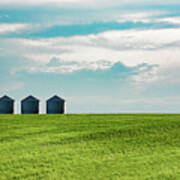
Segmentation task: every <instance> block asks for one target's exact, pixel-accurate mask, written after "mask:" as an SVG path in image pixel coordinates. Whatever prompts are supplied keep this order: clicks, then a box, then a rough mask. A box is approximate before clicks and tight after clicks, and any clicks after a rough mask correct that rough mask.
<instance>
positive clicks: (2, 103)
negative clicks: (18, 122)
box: [0, 96, 14, 114]
mask: <svg viewBox="0 0 180 180" xmlns="http://www.w3.org/2000/svg"><path fill="white" fill-rule="evenodd" d="M13 113H14V100H13V99H11V98H10V97H8V96H3V97H1V98H0V114H13Z"/></svg>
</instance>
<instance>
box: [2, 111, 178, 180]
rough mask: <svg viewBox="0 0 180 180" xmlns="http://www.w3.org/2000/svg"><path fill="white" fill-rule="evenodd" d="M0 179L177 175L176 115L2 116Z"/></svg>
mask: <svg viewBox="0 0 180 180" xmlns="http://www.w3.org/2000/svg"><path fill="white" fill-rule="evenodd" d="M0 179H1V180H4V179H8V180H11V179H28V180H29V179H32V180H36V179H43V180H46V179H47V180H50V179H52V180H55V179H56V180H60V179H70V180H71V179H76V180H81V179H82V180H88V179H89V180H90V179H95V180H97V179H99V180H105V179H112V180H114V179H115V180H116V179H120V180H179V179H180V115H160V114H159V115H158V114H156V115H147V114H146V115H128V114H126V115H1V116H0Z"/></svg>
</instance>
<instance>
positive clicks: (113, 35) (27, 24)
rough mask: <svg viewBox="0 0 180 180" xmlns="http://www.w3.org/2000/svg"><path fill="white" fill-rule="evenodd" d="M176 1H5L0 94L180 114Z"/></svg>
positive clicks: (99, 108)
mask: <svg viewBox="0 0 180 180" xmlns="http://www.w3.org/2000/svg"><path fill="white" fill-rule="evenodd" d="M179 9H180V1H179V0H166V1H165V2H164V1H162V0H156V1H153V0H151V1H150V0H146V1H142V0H122V1H117V0H111V1H109V0H91V1H90V0H36V1H35V0H31V1H22V0H1V1H0V77H1V78H0V83H1V86H0V94H1V95H2V96H3V95H4V94H7V95H9V96H11V97H13V98H14V99H16V100H17V102H18V103H16V113H19V112H20V109H19V101H20V100H21V99H22V98H24V97H26V96H28V95H29V94H32V95H34V96H36V97H38V98H39V99H40V100H41V113H45V100H46V99H48V98H49V97H51V96H52V95H54V94H57V95H59V96H61V97H63V98H65V99H66V101H67V112H68V113H123V112H124V113H134V112H135V113H137V112H142V113H143V112H162V113H169V112H170V113H180V71H179V69H180V11H179Z"/></svg>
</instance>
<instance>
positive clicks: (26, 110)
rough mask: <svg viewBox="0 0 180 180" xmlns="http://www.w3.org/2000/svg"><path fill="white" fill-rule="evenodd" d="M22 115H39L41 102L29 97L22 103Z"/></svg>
mask: <svg viewBox="0 0 180 180" xmlns="http://www.w3.org/2000/svg"><path fill="white" fill-rule="evenodd" d="M21 113H22V114H38V113H39V100H38V99H37V98H35V97H33V96H28V97H27V98H25V99H23V100H22V101H21Z"/></svg>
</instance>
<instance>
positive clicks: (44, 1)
mask: <svg viewBox="0 0 180 180" xmlns="http://www.w3.org/2000/svg"><path fill="white" fill-rule="evenodd" d="M162 3H163V4H179V0H166V1H164V0H158V1H155V0H154V1H152V0H146V2H145V1H144V0H133V1H132V0H121V1H117V0H111V1H109V0H38V1H37V0H26V1H24V0H1V1H0V4H1V5H5V6H7V5H9V6H10V5H11V6H12V5H15V6H29V5H50V6H56V7H57V6H60V7H70V8H75V7H84V8H104V7H112V6H114V7H116V6H121V5H127V4H130V5H132V4H146V5H147V4H162Z"/></svg>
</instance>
